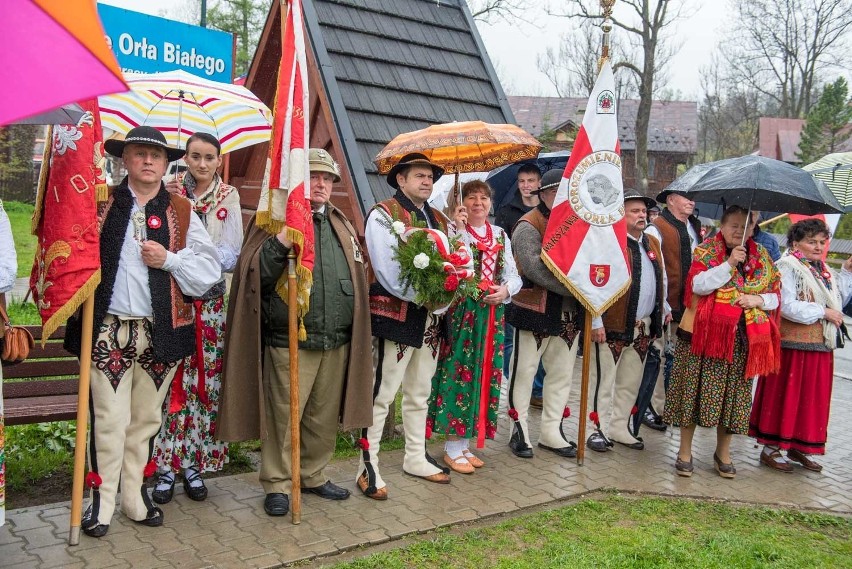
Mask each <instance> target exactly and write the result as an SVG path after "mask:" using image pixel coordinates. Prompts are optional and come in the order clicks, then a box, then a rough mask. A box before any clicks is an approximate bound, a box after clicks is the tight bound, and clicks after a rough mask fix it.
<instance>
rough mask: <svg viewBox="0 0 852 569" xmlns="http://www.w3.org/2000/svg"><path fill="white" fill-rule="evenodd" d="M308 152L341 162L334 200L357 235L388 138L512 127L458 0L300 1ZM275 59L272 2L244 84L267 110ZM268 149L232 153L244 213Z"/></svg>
mask: <svg viewBox="0 0 852 569" xmlns="http://www.w3.org/2000/svg"><path fill="white" fill-rule="evenodd" d="M303 10H304V19H305V26H306V31H307V34H306V38H305V40H306V43H307V51H308V78H309V91H310V101H309V104H310V137H311V140H310V144H311V146H312V147H319V148H325V149H326V150H328V151H329V152H330V153H331V155H332V156H334V157H335V159H336V160H337V161H338V162H339V163H340V166H341V174H342V175H341V178H342V179H341V181H340V182H339V183H337V184H335V185H334V188H333V191H332V201H333V202H334V204H335V205H336V206H338V207H339V208H340V209H342V210H343V211H344V213H345V214H346V215H347V216H348V217H349V219H350V220H352V222H353V224H355V226H356V228H357V229H358V230H359V231H363V228H364V219H365V216H366V214H367V212H368V211H369V209H370V207H372V206H373V204H375V203H376V202H377V201H380V200H383V199H386V198H387V197H389V196H391V195H392V193H393V190H392V189H391V188H390V187H389V186H388V185H387V183H386V182H385V178H384V176H380V175H379V174H378V172H377V169H376V166H375V165H374V164H373V161H372V160H373V158H374V157H375V156H376V154H378V152H379V151H380V150H381V149H382V148H383V147H384V146H385V144H387V143H388V142H389V141H390V140H391V139H392V138H393V137H395V136H396V135H398V134H400V133H403V132H409V131H412V130H418V129H422V128H426V127H428V126H430V125H432V124H439V123H444V122H451V121H467V120H482V121H485V122H489V123H514V122H515V120H514V117H513V116H512V110H511V108H510V107H509V103H508V101H507V99H506V96H505V95H504V93H503V89H502V87H501V86H500V83H499V80H498V79H497V75H496V74H495V72H494V69H493V67H492V65H491V61H490V60H489V58H488V54H487V53H486V51H485V47H484V45H483V43H482V40H481V38H480V36H479V33H478V32H477V30H476V26H475V24H474V21H473V18H472V17H471V14H470V11H469V10H468V7H467V4H466V2H465V1H464V0H442V1H441V2H435V1H434V0H334V1H330V0H303ZM280 58H281V26H280V3H279V2H273V3H272V7H271V9H270V12H269V16H268V17H267V20H266V25H265V27H264V30H263V33H262V35H261V38H260V42H259V44H258V48H257V52H256V53H255V56H254V60H253V61H252V64H251V67H250V68H249V72H248V75H247V76H246V79H245V85H246V87H248V88H249V89H250V90H251V91H252V92H253V93H255V94H256V95H257V96H258V97H259V98H260V99H262V100H263V101H264V102H265V103H266V104H267V105H268V106H269V107H270V108H271V107H272V106H273V99H274V97H275V85H276V75H277V73H278V63H279V60H280ZM267 152H268V145H267V144H257V145H255V146H251V147H249V148H244V149H242V150H238V151H236V152H234V153H233V154H232V156H231V158H230V164H229V179H230V183H231V184H233V185H234V186H236V187H237V188H238V189H239V190H240V198H241V201H242V205H243V207H244V208H245V210H246V212H248V211H249V210H254V209H255V207H256V206H257V202H258V198H259V195H260V186H261V181H262V179H263V173H264V168H265V165H266V157H267Z"/></svg>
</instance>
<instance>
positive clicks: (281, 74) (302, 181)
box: [256, 0, 314, 316]
mask: <svg viewBox="0 0 852 569" xmlns="http://www.w3.org/2000/svg"><path fill="white" fill-rule="evenodd" d="M285 9H286V20H285V15H284V11H285ZM281 10H282V22H281V25H282V26H283V28H284V38H283V45H282V49H281V62H280V64H279V67H278V86H277V88H276V93H275V104H274V106H273V109H272V112H273V113H274V119H273V122H272V141H271V143H270V145H269V156H268V157H267V160H266V171H265V173H264V176H263V184H262V186H261V193H260V202H259V203H258V204H257V217H256V223H257V225H258V227H262V228H263V229H265V230H266V231H268V232H269V233H271V234H273V235H275V234H277V233H278V232H280V231H281V229H282V228H283V227H286V229H287V238H288V239H290V240H291V241H292V242H293V244H294V247H295V249H296V255H297V264H296V273H297V275H298V279H299V280H298V282H299V291H298V304H299V306H298V313H299V316H304V315H305V314H307V312H308V301H309V299H310V292H311V285H312V284H313V276H312V271H313V268H314V225H313V218H312V213H311V204H310V201H309V200H310V192H311V189H310V178H311V173H310V165H309V164H308V144H309V141H310V136H309V134H308V126H309V121H308V118H307V117H309V116H310V114H309V113H308V75H307V73H308V62H307V55H306V52H305V26H304V20H303V18H302V2H301V0H287V2H286V6H285V5H284V3H283V2H282V7H281ZM276 290H277V292H278V294H279V295H281V298H282V299H285V300H286V299H287V274H286V272H285V273H284V274H283V275H282V277H281V280H280V281H279V282H278V286H277V287H276Z"/></svg>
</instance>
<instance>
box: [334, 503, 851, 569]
mask: <svg viewBox="0 0 852 569" xmlns="http://www.w3.org/2000/svg"><path fill="white" fill-rule="evenodd" d="M850 565H852V520H850V519H848V518H840V517H833V516H829V515H824V514H815V513H807V512H801V511H795V510H777V509H770V508H763V507H745V506H736V505H729V504H722V503H714V502H695V501H690V500H683V499H664V498H639V497H624V496H619V495H608V496H604V497H602V498H600V499H588V500H584V501H582V502H579V503H577V504H574V505H570V506H565V507H562V508H558V509H554V510H548V511H544V512H539V513H535V514H530V515H525V516H520V517H517V518H513V519H511V520H508V521H505V522H502V523H499V524H496V525H493V526H489V527H484V528H477V529H471V530H467V531H463V532H460V531H453V530H441V531H438V532H436V533H434V534H432V535H431V536H430V537H427V538H426V539H424V540H422V541H419V542H417V543H414V544H412V545H409V546H406V547H403V548H399V549H395V550H391V551H387V552H382V553H377V554H373V555H370V556H368V557H364V558H362V559H358V560H355V561H351V562H346V563H337V564H333V565H329V566H330V567H334V568H336V569H371V568H379V567H381V568H383V569H385V568H386V569H394V568H408V567H417V568H418V569H429V568H435V569H439V568H444V567H452V568H453V569H464V568H468V567H470V568H474V567H475V568H479V567H489V568H491V569H503V568H506V569H508V568H512V569H527V568H553V569H557V568H558V569H563V568H565V567H572V568H581V567H589V568H592V567H594V568H599V567H612V568H619V569H621V568H634V567H635V568H640V567H641V568H645V567H671V568H681V567H689V568H691V569H693V568H703V567H791V568H793V567H796V568H798V567H850Z"/></svg>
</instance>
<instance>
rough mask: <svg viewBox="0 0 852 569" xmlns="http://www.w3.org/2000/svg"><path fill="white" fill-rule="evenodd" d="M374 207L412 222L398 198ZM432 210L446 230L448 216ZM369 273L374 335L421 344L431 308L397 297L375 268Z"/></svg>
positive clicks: (441, 227) (442, 229)
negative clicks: (377, 278)
mask: <svg viewBox="0 0 852 569" xmlns="http://www.w3.org/2000/svg"><path fill="white" fill-rule="evenodd" d="M373 209H382V210H383V211H384V212H385V213H387V214H388V215H390V216H391V218H392V219H399V220H400V221H402V222H403V223H405V224H406V225H411V215H412V214H411V212H410V211H408V210H407V209H405V207H403V205H402V204H401V203H400V202H398V201H397V200H396V199H395V198H390V199H387V200H385V201H382V202H379V203H377V204H376V205H375V206H373ZM430 209H431V210H432V213H434V214H435V219H436V220H437V221H438V227H436V228H435V229H440V230H441V231H443V232H444V233H446V232H447V218H446V217H445V216H444V214H442V213H441V212H440V211H438V210H436V209H435V208H430ZM382 253H383V254H384V253H385V252H382ZM386 254H390V252H389V251H388V252H386ZM369 276H370V322H371V324H372V329H373V336H375V337H377V338H382V339H384V340H391V341H393V342H396V343H398V344H402V345H405V346H411V347H413V348H420V347H422V346H423V335H424V331H425V329H426V319H427V318H428V317H429V309H427V308H426V307H424V306H417V305H416V304H414V303H413V302H408V301H407V300H402V299H401V298H399V297H396V296H394V295H393V294H392V293H391V292H389V291H388V290H386V289H385V287H383V286H382V284H381V283H380V282H379V281H378V280H376V277H375V275H374V274H373V272H372V271H370V275H369Z"/></svg>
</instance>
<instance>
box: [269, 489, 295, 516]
mask: <svg viewBox="0 0 852 569" xmlns="http://www.w3.org/2000/svg"><path fill="white" fill-rule="evenodd" d="M263 510H264V511H265V512H266V514H267V515H268V516H286V515H287V512H289V511H290V498H288V497H287V494H281V493H273V494H267V495H266V498H265V499H264V500H263Z"/></svg>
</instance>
